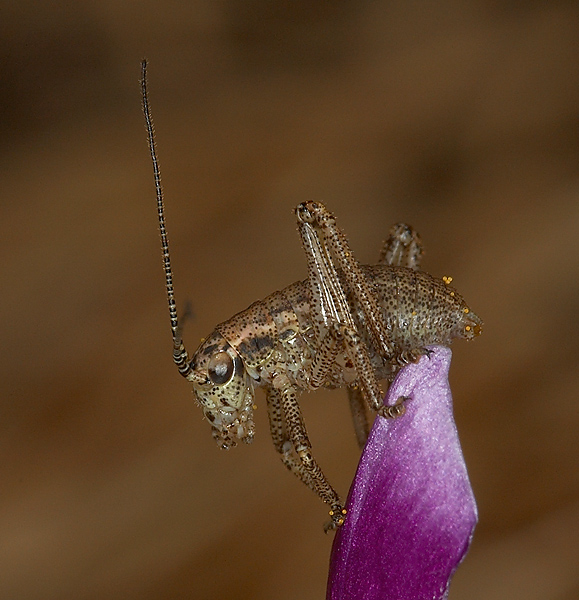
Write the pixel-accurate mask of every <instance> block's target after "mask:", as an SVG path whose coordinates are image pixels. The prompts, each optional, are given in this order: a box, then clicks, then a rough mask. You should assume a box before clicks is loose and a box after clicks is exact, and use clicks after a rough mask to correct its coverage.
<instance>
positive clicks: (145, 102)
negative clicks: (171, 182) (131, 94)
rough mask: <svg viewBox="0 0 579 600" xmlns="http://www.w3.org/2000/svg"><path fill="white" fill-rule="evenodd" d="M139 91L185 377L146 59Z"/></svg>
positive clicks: (176, 351)
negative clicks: (150, 105)
mask: <svg viewBox="0 0 579 600" xmlns="http://www.w3.org/2000/svg"><path fill="white" fill-rule="evenodd" d="M141 93H142V99H143V113H144V114H145V122H146V124H147V135H148V138H149V151H150V153H151V160H152V161H153V174H154V176H155V190H156V192H157V213H158V215H159V229H160V230H161V249H162V251H163V269H164V271H165V287H166V289H167V300H168V302H169V317H170V319H171V331H172V333H173V360H174V361H175V364H176V365H177V368H178V369H179V373H181V375H183V377H187V376H188V375H189V374H190V373H191V372H192V369H191V365H190V363H189V355H188V354H187V350H185V346H184V345H183V340H182V339H181V329H180V327H179V321H178V318H177V307H176V305H175V294H174V291H173V271H172V270H171V259H170V257H169V239H168V237H167V229H166V227H165V208H164V206H163V188H162V187H161V173H160V171H159V162H158V161H157V150H156V145H155V133H154V129H153V120H152V119H151V111H150V108H149V96H148V94H147V61H146V60H143V61H142V63H141Z"/></svg>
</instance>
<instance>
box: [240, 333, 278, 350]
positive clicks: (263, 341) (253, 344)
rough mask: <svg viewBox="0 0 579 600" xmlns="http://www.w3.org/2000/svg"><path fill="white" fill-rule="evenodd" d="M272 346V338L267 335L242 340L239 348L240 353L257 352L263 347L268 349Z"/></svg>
mask: <svg viewBox="0 0 579 600" xmlns="http://www.w3.org/2000/svg"><path fill="white" fill-rule="evenodd" d="M272 346H273V342H272V339H271V337H270V336H269V335H263V336H261V337H253V338H250V339H249V340H248V341H247V342H242V343H241V344H240V345H239V349H240V350H241V352H242V353H248V354H253V353H256V352H257V353H259V352H261V351H262V350H264V349H267V350H269V349H270V348H271V347H272Z"/></svg>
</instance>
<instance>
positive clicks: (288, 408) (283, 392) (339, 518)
mask: <svg viewBox="0 0 579 600" xmlns="http://www.w3.org/2000/svg"><path fill="white" fill-rule="evenodd" d="M274 386H275V388H274V389H273V390H272V391H271V392H270V393H268V402H269V404H270V405H271V406H272V409H271V410H270V414H271V415H272V417H273V422H274V424H275V426H274V427H273V428H272V432H273V433H272V435H275V436H277V437H278V439H277V440H275V439H274V445H276V447H277V448H278V451H280V450H281V455H282V461H283V462H284V464H285V465H286V466H287V467H288V468H289V469H290V470H291V471H292V472H293V473H294V474H295V475H297V476H298V477H299V478H300V479H301V480H302V481H303V482H304V483H305V484H306V485H307V486H308V487H309V488H310V489H312V490H314V492H316V494H317V495H318V496H319V497H320V498H321V499H322V500H323V501H324V502H325V503H326V504H328V505H329V506H330V508H331V510H330V516H331V517H332V522H331V523H330V524H329V526H326V530H328V529H334V528H336V527H339V526H340V525H341V524H342V523H343V522H344V515H345V514H346V513H345V510H344V508H343V505H342V501H341V500H340V497H339V496H338V494H337V492H336V491H335V490H334V488H333V487H332V486H331V485H330V483H329V482H328V480H327V479H326V476H325V475H324V473H323V471H322V470H321V468H320V467H319V465H318V463H317V462H316V460H315V458H314V457H313V455H312V447H311V444H310V440H309V438H308V432H307V430H306V426H305V423H304V419H303V417H302V413H301V410H300V407H299V404H298V402H297V397H296V390H295V389H294V387H293V386H292V385H291V383H290V382H289V380H288V379H287V378H286V377H285V376H284V375H280V376H278V378H277V380H274ZM276 404H278V405H279V404H280V405H281V411H279V409H277V408H275V406H276ZM276 413H277V415H276ZM272 417H270V419H271V418H272ZM278 419H280V420H281V427H280V426H279V425H278V424H277V420H278ZM270 422H271V421H270ZM280 431H281V432H282V437H281V438H280V437H279V432H280ZM284 434H285V435H284ZM286 436H287V437H286ZM284 437H286V439H283V438H284ZM288 442H290V443H291V445H290V444H288ZM290 449H291V450H293V452H290Z"/></svg>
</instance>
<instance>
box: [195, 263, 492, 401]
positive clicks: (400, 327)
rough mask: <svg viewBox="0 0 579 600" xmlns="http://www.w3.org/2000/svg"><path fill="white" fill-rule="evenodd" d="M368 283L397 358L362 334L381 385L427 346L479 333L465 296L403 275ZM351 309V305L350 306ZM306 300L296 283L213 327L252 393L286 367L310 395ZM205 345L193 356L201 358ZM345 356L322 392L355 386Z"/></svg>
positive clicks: (373, 275)
mask: <svg viewBox="0 0 579 600" xmlns="http://www.w3.org/2000/svg"><path fill="white" fill-rule="evenodd" d="M362 269H363V272H364V274H365V276H366V279H367V281H368V282H369V284H370V285H371V287H372V289H373V290H374V292H375V294H376V297H377V298H378V299H379V307H380V310H381V316H382V319H383V321H384V323H385V324H386V328H387V330H388V332H389V334H390V337H389V339H390V342H391V344H392V346H393V349H394V352H392V354H391V355H389V356H384V357H383V356H380V354H379V353H378V352H377V351H376V349H375V348H373V347H372V342H371V340H370V339H369V336H367V335H364V334H363V333H362V337H363V338H364V339H365V342H366V344H367V345H368V347H369V349H370V350H371V357H372V366H373V368H374V369H375V370H376V373H377V375H378V378H379V379H384V378H387V379H390V378H392V376H393V375H394V374H395V373H396V371H397V370H398V369H399V368H400V366H401V365H403V364H405V363H406V362H407V360H406V359H405V357H407V356H408V355H409V353H411V352H412V351H413V350H416V349H421V348H424V347H426V346H429V345H435V344H440V345H449V344H450V343H451V341H452V340H453V338H455V337H471V336H468V335H465V332H464V328H465V326H466V325H468V323H472V327H473V330H472V333H473V335H476V333H477V332H476V329H475V328H476V327H477V326H479V325H480V323H479V322H478V320H477V318H476V316H474V321H473V315H472V313H471V311H470V309H469V308H468V306H467V304H466V302H465V301H464V299H463V298H462V296H461V295H460V294H459V293H458V292H457V291H456V290H455V289H454V288H452V287H451V286H449V285H447V284H446V283H445V282H444V281H443V280H442V279H437V278H435V277H432V276H431V275H429V274H428V273H424V272H422V271H416V270H414V269H410V268H406V267H392V266H385V265H373V266H363V267H362ZM350 301H351V299H350ZM310 304H311V295H310V289H309V284H308V281H307V280H304V281H298V282H295V283H293V284H291V285H289V286H288V287H287V288H285V289H283V290H281V291H278V292H274V293H273V294H271V295H269V296H267V297H266V298H264V299H263V300H258V301H257V302H254V303H253V304H252V305H251V306H249V307H248V308H247V309H245V310H244V311H242V312H240V313H238V314H236V315H235V316H233V317H231V318H230V319H228V320H227V321H225V322H223V323H221V324H220V325H218V326H217V327H216V331H217V332H219V333H220V334H221V336H222V337H223V338H224V339H225V340H226V341H227V342H228V343H229V344H230V346H231V347H232V348H234V349H235V350H236V351H237V353H238V354H239V356H240V357H241V359H242V361H243V362H244V365H245V368H246V369H247V370H248V371H249V372H250V374H251V376H252V378H253V380H254V382H255V383H254V385H256V386H270V385H272V377H274V376H275V375H276V374H277V373H276V370H275V368H276V365H279V364H283V365H285V367H284V368H285V370H286V374H287V375H288V377H289V378H290V380H291V382H292V383H293V384H294V385H296V387H297V388H298V389H300V390H302V391H305V390H309V389H313V388H310V386H309V382H308V378H307V370H308V367H309V366H310V364H311V361H312V358H313V357H314V356H315V354H316V351H317V347H316V339H315V337H314V329H313V322H312V312H311V310H310ZM353 305H354V310H353V314H354V318H355V320H356V324H357V326H358V330H359V331H360V332H364V331H366V328H365V323H364V316H363V313H362V312H361V311H360V310H356V305H355V303H353ZM207 345H208V344H207V342H205V343H204V344H202V345H201V347H200V348H199V350H198V351H197V352H196V353H195V355H197V354H198V353H203V352H204V351H205V348H206V347H207ZM348 363H349V361H348V358H347V357H346V355H345V354H344V353H343V352H342V353H340V354H339V355H338V356H337V357H336V361H335V364H334V367H333V368H332V369H331V372H330V376H329V377H328V379H327V381H326V382H325V386H326V387H332V388H335V387H344V386H346V385H350V384H352V383H353V382H354V381H355V380H356V373H355V371H354V369H353V366H352V365H351V364H350V366H349V367H348Z"/></svg>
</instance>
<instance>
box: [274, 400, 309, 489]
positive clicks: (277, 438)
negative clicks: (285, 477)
mask: <svg viewBox="0 0 579 600" xmlns="http://www.w3.org/2000/svg"><path fill="white" fill-rule="evenodd" d="M266 399H267V415H268V418H269V429H270V432H271V439H272V441H273V445H274V448H275V449H276V450H277V452H278V453H279V455H280V458H281V460H282V462H283V464H284V465H285V466H286V467H287V469H288V470H289V471H291V472H292V473H293V474H294V475H295V476H296V477H297V478H298V479H299V480H300V481H302V482H303V483H304V484H305V485H307V486H308V487H309V488H310V489H311V490H312V491H313V492H315V493H317V490H316V488H315V486H314V484H313V482H312V480H311V478H310V476H309V475H308V473H307V471H306V469H305V468H304V466H303V464H302V463H301V461H300V460H299V459H298V457H297V456H296V455H295V453H294V452H293V445H292V443H291V441H290V440H289V437H288V434H287V431H286V423H285V419H284V416H283V408H282V397H281V393H280V392H279V391H278V390H276V389H275V388H269V389H267V390H266Z"/></svg>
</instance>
